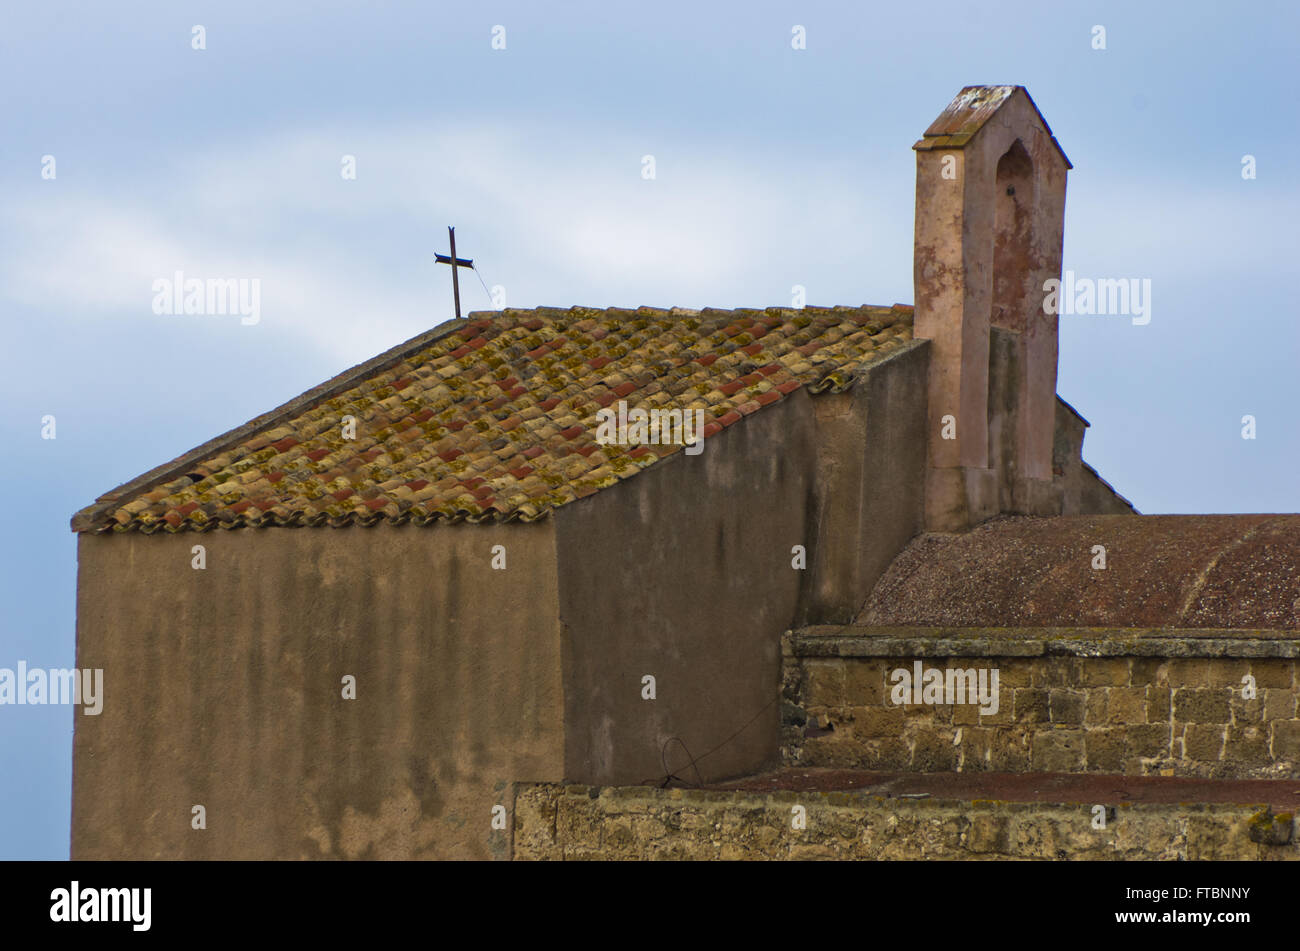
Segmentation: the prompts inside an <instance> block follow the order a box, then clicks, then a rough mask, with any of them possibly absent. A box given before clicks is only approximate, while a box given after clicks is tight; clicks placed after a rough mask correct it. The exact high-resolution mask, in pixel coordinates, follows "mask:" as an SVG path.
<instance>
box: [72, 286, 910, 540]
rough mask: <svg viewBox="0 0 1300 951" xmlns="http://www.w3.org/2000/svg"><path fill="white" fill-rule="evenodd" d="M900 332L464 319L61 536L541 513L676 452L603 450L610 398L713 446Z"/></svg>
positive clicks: (731, 315) (487, 316)
mask: <svg viewBox="0 0 1300 951" xmlns="http://www.w3.org/2000/svg"><path fill="white" fill-rule="evenodd" d="M911 338H912V308H911V307H905V306H903V305H895V306H894V307H892V308H889V307H835V308H819V307H807V308H802V309H798V310H795V309H788V308H769V309H768V310H734V311H722V310H712V309H708V310H703V311H687V310H679V309H674V310H671V311H667V310H655V309H651V308H644V307H643V308H640V309H638V310H621V309H609V310H600V309H592V308H583V307H575V308H572V309H571V310H559V309H553V308H538V309H535V310H505V311H501V312H487V313H474V314H471V315H470V316H469V318H468V319H466V320H463V321H457V322H454V323H451V324H444V325H443V326H441V327H439V328H437V329H435V331H432V332H430V333H428V334H424V335H422V336H420V337H417V338H415V339H414V340H412V341H408V343H407V344H404V345H402V346H400V347H396V348H394V349H393V350H390V351H388V353H386V354H382V355H381V356H379V357H376V358H375V359H374V360H372V361H370V362H369V363H367V364H363V365H362V366H360V367H357V368H356V369H354V370H353V371H349V372H348V373H346V374H343V375H341V376H340V377H337V378H335V380H333V381H330V382H329V383H326V384H323V385H322V386H320V387H317V388H316V389H314V390H312V391H309V392H308V393H306V394H304V395H303V396H302V397H299V398H298V399H297V400H294V401H291V402H290V403H287V404H285V406H283V407H280V408H279V409H278V410H274V411H272V412H271V413H268V414H266V415H265V416H262V417H258V419H256V420H253V421H252V422H251V423H249V424H246V425H245V426H243V427H240V428H239V429H236V430H233V431H232V432H231V433H227V434H226V435H225V436H222V437H218V438H217V439H215V440H212V441H211V442H209V443H206V444H204V445H203V446H200V447H199V448H198V449H196V450H194V451H192V452H190V453H187V454H186V455H185V456H182V457H180V458H179V459H176V460H174V461H173V462H171V463H168V464H167V465H165V466H162V467H159V468H158V469H155V470H153V471H152V472H150V473H146V474H145V475H144V476H141V477H140V478H139V479H136V480H134V481H132V482H129V483H127V484H125V485H123V486H120V487H119V488H118V489H115V490H113V491H112V492H109V493H107V494H106V495H104V496H101V497H100V499H99V500H98V501H97V502H96V504H94V505H92V506H89V507H88V508H86V509H83V510H82V511H81V512H79V513H77V515H76V516H74V517H73V521H72V527H73V529H74V530H77V531H93V532H104V531H132V530H139V531H143V532H154V531H158V530H160V529H162V530H166V531H169V532H177V531H186V530H195V531H206V530H210V529H212V528H216V527H221V528H238V527H240V526H245V525H255V526H269V525H295V526H297V525H313V526H314V525H333V526H339V525H346V524H350V523H361V524H374V523H375V522H377V521H379V520H381V519H386V520H387V521H389V522H393V523H404V522H407V521H411V522H415V523H417V524H429V523H431V522H433V521H436V520H438V519H447V520H467V521H483V520H486V519H494V520H499V521H508V520H512V519H522V520H525V521H532V520H534V519H538V518H542V517H544V516H546V515H547V514H548V513H549V512H550V511H551V510H552V509H554V508H555V507H557V506H560V505H564V504H565V503H567V502H572V501H574V500H575V499H580V498H583V497H585V496H587V495H590V494H592V493H594V492H597V491H599V490H601V489H604V488H607V487H609V486H612V485H615V484H617V483H618V482H619V480H621V479H626V478H629V477H631V476H633V475H635V474H636V473H638V472H640V471H641V470H642V469H644V468H646V467H648V466H651V465H653V464H655V463H656V462H658V461H659V460H660V459H662V458H665V457H667V456H669V455H672V454H673V453H675V452H679V451H681V450H682V449H683V447H682V446H680V445H643V446H619V445H600V444H598V443H597V441H596V428H597V426H598V424H599V421H598V418H597V415H596V414H597V412H598V411H599V410H600V409H602V408H603V407H605V406H607V405H609V404H611V403H614V402H615V401H616V400H618V399H625V400H626V401H627V405H628V406H629V407H630V408H631V407H638V406H639V407H642V408H645V409H654V408H661V409H671V408H676V409H690V410H693V409H696V408H698V409H702V410H703V411H704V414H705V415H704V419H705V421H706V425H705V428H704V436H705V438H706V439H707V438H708V437H711V436H713V435H715V434H717V433H718V432H720V431H721V430H722V429H724V428H725V427H727V426H732V425H735V424H736V423H737V422H739V421H740V420H741V419H743V418H744V417H745V416H747V415H749V414H750V413H753V412H755V411H757V410H759V409H761V408H762V407H764V406H767V405H770V404H772V403H775V402H778V401H779V400H781V399H784V398H785V396H787V395H788V394H790V393H792V392H794V391H795V390H797V389H798V388H800V387H807V388H808V389H809V390H810V391H811V392H814V393H817V392H821V391H824V390H830V391H832V392H838V391H841V390H844V389H847V388H848V387H849V386H851V385H852V384H853V382H854V371H855V370H858V369H860V368H862V367H863V366H866V365H868V364H870V363H872V362H875V361H876V360H878V359H881V358H883V357H884V356H885V355H887V354H889V353H890V352H892V351H895V350H897V349H898V348H900V347H902V346H903V345H904V344H905V343H907V342H908V341H909V340H911ZM347 416H352V417H354V418H355V438H352V439H345V438H344V433H343V422H344V418H345V417H347Z"/></svg>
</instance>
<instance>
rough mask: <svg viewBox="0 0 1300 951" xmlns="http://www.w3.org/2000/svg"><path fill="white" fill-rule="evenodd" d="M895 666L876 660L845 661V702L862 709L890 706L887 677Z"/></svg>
mask: <svg viewBox="0 0 1300 951" xmlns="http://www.w3.org/2000/svg"><path fill="white" fill-rule="evenodd" d="M894 666H895V665H891V664H889V663H887V662H885V661H880V660H874V659H866V660H848V661H845V662H844V702H845V703H846V704H849V705H852V706H862V707H870V706H876V705H878V704H889V703H890V699H889V691H888V690H887V689H886V684H887V676H888V671H889V670H892V669H893V667H894Z"/></svg>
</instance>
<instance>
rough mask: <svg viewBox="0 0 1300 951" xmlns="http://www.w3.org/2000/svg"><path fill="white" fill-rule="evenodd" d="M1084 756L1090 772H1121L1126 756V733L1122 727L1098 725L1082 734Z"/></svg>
mask: <svg viewBox="0 0 1300 951" xmlns="http://www.w3.org/2000/svg"><path fill="white" fill-rule="evenodd" d="M1084 756H1085V758H1086V759H1087V764H1088V770H1089V771H1091V772H1103V773H1122V772H1124V762H1125V760H1126V758H1127V757H1128V735H1127V731H1126V730H1125V729H1124V728H1123V727H1098V728H1097V729H1095V730H1088V731H1087V732H1086V733H1085V734H1084Z"/></svg>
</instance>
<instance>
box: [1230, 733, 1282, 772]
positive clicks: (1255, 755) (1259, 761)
mask: <svg viewBox="0 0 1300 951" xmlns="http://www.w3.org/2000/svg"><path fill="white" fill-rule="evenodd" d="M1268 740H1269V735H1268V729H1267V728H1266V727H1264V726H1263V725H1262V724H1260V725H1255V726H1230V727H1228V735H1227V739H1226V741H1225V742H1224V745H1223V759H1224V760H1226V761H1228V762H1231V763H1237V764H1240V765H1242V766H1247V767H1263V766H1267V765H1269V764H1270V763H1271V762H1272V761H1273V757H1272V755H1271V754H1270V753H1269V751H1268Z"/></svg>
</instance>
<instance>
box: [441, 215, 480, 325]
mask: <svg viewBox="0 0 1300 951" xmlns="http://www.w3.org/2000/svg"><path fill="white" fill-rule="evenodd" d="M447 234H448V236H449V237H450V238H451V254H449V255H448V254H438V253H437V252H436V251H435V252H434V255H433V259H434V260H435V261H437V262H438V263H439V264H450V265H451V290H452V293H453V294H454V295H455V298H456V319H457V320H459V319H460V277H459V272H457V270H456V268H458V267H467V268H470V269H471V270H472V269H473V267H474V261H473V260H472V259H471V258H458V257H456V229H455V228H450V227H449V228H448V229H447Z"/></svg>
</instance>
